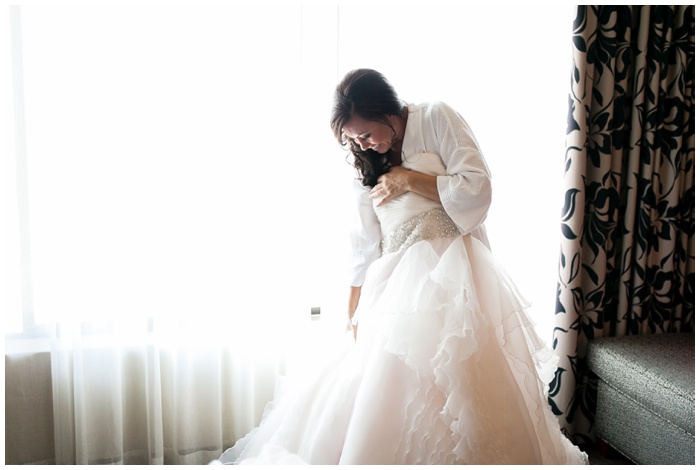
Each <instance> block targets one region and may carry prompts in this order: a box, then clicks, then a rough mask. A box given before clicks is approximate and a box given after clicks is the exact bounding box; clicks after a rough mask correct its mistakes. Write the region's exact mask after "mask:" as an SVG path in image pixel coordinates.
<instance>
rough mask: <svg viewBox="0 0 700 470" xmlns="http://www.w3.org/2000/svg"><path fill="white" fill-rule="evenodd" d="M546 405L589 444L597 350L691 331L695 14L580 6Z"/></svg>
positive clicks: (687, 9) (691, 10)
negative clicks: (609, 342) (599, 342)
mask: <svg viewBox="0 0 700 470" xmlns="http://www.w3.org/2000/svg"><path fill="white" fill-rule="evenodd" d="M573 45H574V47H573V51H574V60H573V62H574V64H573V71H572V81H571V92H570V97H569V105H570V114H569V124H568V129H567V151H566V159H565V162H566V165H565V191H566V192H565V201H564V206H563V209H562V224H561V230H562V234H561V256H560V263H559V284H558V289H557V304H556V316H555V328H554V338H553V344H554V348H555V351H556V352H557V354H558V355H559V358H560V363H559V367H558V371H557V374H556V377H555V379H554V380H553V381H552V383H551V384H550V391H549V393H550V404H551V405H552V408H553V409H554V412H555V413H556V414H557V415H558V416H559V417H560V421H561V425H562V428H563V430H564V432H565V433H566V434H567V436H569V437H570V438H571V439H572V440H574V441H575V442H577V443H580V444H586V443H589V442H590V441H591V440H592V438H593V433H592V425H593V421H594V416H595V397H596V382H595V378H593V377H589V374H588V370H587V365H586V357H585V355H586V347H587V345H588V342H589V341H591V340H593V339H594V338H599V337H605V336H624V335H641V334H656V333H671V332H679V331H694V328H695V324H694V317H695V299H694V297H695V7H694V6H660V5H651V6H649V5H647V6H579V7H578V12H577V15H576V20H575V22H574V34H573Z"/></svg>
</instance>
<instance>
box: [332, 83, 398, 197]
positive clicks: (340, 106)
mask: <svg viewBox="0 0 700 470" xmlns="http://www.w3.org/2000/svg"><path fill="white" fill-rule="evenodd" d="M403 107H404V103H403V102H402V101H401V100H400V99H399V97H398V95H397V94H396V91H395V90H394V87H392V86H391V84H390V83H389V82H388V81H387V79H386V78H385V77H384V75H382V74H381V73H379V72H377V71H375V70H371V69H356V70H352V71H350V72H348V73H347V74H346V75H345V77H344V78H343V79H342V80H341V81H340V83H339V84H338V86H337V87H336V89H335V95H334V100H333V108H332V112H331V129H332V130H333V134H334V135H335V138H336V139H337V140H338V143H339V144H340V145H341V146H342V147H343V148H347V149H349V150H350V153H352V155H353V156H354V162H352V164H353V166H354V167H355V168H356V169H357V170H358V171H359V172H360V180H361V181H362V184H363V185H365V186H374V185H376V184H377V179H378V178H379V177H380V176H381V175H383V174H384V173H386V172H388V171H389V169H390V168H391V161H390V160H389V157H388V156H387V155H382V154H380V153H377V152H375V151H374V150H371V149H367V150H364V151H363V150H362V149H361V148H360V146H359V145H357V143H356V142H355V141H353V140H348V139H347V138H346V136H345V134H344V133H343V127H345V125H346V124H347V123H348V122H349V121H350V120H351V119H352V118H353V117H355V116H357V117H359V118H361V119H364V120H365V121H375V122H380V123H382V124H385V125H387V126H389V127H391V128H392V129H393V126H392V124H391V121H390V120H389V118H390V117H391V116H401V112H402V110H403Z"/></svg>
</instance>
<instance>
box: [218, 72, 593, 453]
mask: <svg viewBox="0 0 700 470" xmlns="http://www.w3.org/2000/svg"><path fill="white" fill-rule="evenodd" d="M331 128H332V130H333V132H334V133H335V136H336V137H337V139H338V141H339V142H340V143H341V145H343V146H345V147H347V148H348V149H349V150H350V152H351V154H352V156H353V158H354V161H353V163H354V166H355V168H356V169H357V173H358V179H357V180H356V181H354V193H355V195H356V201H357V204H356V208H357V211H356V213H355V214H354V215H353V217H354V221H355V226H356V230H353V233H352V250H353V260H354V266H353V273H352V280H351V288H350V298H349V309H348V313H349V318H350V321H351V325H352V328H353V332H354V333H355V338H356V341H355V344H353V345H351V347H350V348H338V350H337V351H336V352H335V353H334V354H330V353H329V354H328V355H327V360H326V361H325V362H324V364H323V366H321V367H319V370H317V371H316V372H315V375H313V377H312V378H310V379H309V380H307V381H306V382H304V383H303V384H300V385H297V386H295V387H293V388H291V389H286V390H285V391H284V392H282V393H280V394H278V396H276V398H275V400H274V402H273V403H272V404H271V405H270V407H269V408H268V410H267V411H266V413H265V416H264V417H263V420H262V423H261V425H260V426H259V427H258V428H256V429H254V430H253V431H251V433H249V434H248V435H247V436H246V437H244V438H243V439H241V440H239V441H238V442H237V443H236V445H235V446H234V447H233V448H231V449H229V450H227V451H226V452H225V453H224V454H223V455H222V456H221V458H220V461H221V462H223V463H246V462H251V463H312V464H316V463H318V464H338V463H339V464H585V463H587V456H586V454H585V453H583V452H581V451H580V450H579V449H578V448H577V447H576V446H574V445H573V444H572V443H571V442H570V441H569V440H568V439H567V438H566V437H565V436H564V435H563V434H562V433H561V431H560V429H559V425H558V422H557V420H556V418H555V416H554V415H553V413H552V411H551V409H550V408H549V405H548V403H547V397H546V392H545V390H546V387H547V384H548V383H549V381H550V379H551V378H552V377H553V374H554V364H555V360H554V357H553V355H552V352H551V350H549V349H548V348H546V347H545V345H544V343H543V341H542V340H541V339H540V338H539V337H538V336H537V334H536V333H535V331H534V330H533V328H532V324H531V322H530V319H529V318H528V316H527V314H526V313H525V311H524V308H525V305H524V302H523V301H522V300H521V297H520V295H519V294H518V292H517V289H516V288H515V287H514V286H513V285H512V283H511V282H510V280H509V278H508V277H507V275H506V274H505V273H504V272H503V271H502V270H501V269H500V268H499V266H498V265H497V263H496V262H495V260H494V259H493V257H492V255H491V252H490V249H489V245H488V240H487V237H486V231H485V229H484V227H483V222H484V219H485V218H486V214H487V212H488V208H489V204H490V201H491V184H490V172H489V170H488V167H487V165H486V163H485V162H484V159H483V157H482V154H481V151H480V149H479V146H478V144H477V142H476V139H475V138H474V136H473V134H472V132H471V129H470V128H469V126H468V125H467V123H466V122H465V121H464V119H462V117H461V116H460V115H459V114H458V113H457V112H455V111H454V110H453V109H452V108H450V107H449V106H448V105H446V104H444V103H441V102H435V103H425V104H420V105H415V104H407V103H404V102H403V101H401V100H400V99H399V98H398V96H397V94H396V92H395V91H394V89H393V87H392V86H391V85H390V84H389V83H388V82H387V80H386V79H385V78H384V76H383V75H381V74H380V73H378V72H376V71H374V70H369V69H359V70H354V71H351V72H349V73H348V74H347V75H346V76H345V78H344V79H343V80H342V81H341V82H340V84H339V85H338V86H337V88H336V94H335V102H334V106H333V112H332V117H331Z"/></svg>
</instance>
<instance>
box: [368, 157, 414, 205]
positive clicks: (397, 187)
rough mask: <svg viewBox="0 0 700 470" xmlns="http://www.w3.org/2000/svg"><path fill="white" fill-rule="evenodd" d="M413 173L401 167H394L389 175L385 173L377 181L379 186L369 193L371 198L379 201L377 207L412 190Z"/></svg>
mask: <svg viewBox="0 0 700 470" xmlns="http://www.w3.org/2000/svg"><path fill="white" fill-rule="evenodd" d="M412 174H413V172H412V171H411V170H407V169H406V168H404V167H401V166H395V167H392V168H391V170H389V173H384V174H383V175H382V176H380V177H379V179H378V180H377V184H376V185H375V186H374V188H372V190H371V191H370V192H369V197H370V198H372V199H379V201H378V202H377V207H378V206H381V205H382V204H384V203H386V202H388V201H390V200H392V199H394V198H395V197H396V196H400V195H402V194H404V193H406V192H408V191H409V190H410V189H409V188H410V182H411V176H412Z"/></svg>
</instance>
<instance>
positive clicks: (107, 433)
mask: <svg viewBox="0 0 700 470" xmlns="http://www.w3.org/2000/svg"><path fill="white" fill-rule="evenodd" d="M484 8H485V7H484ZM484 8H478V9H475V8H465V7H446V6H440V7H438V6H435V7H427V6H411V7H409V6H405V7H402V8H400V9H396V8H395V7H394V8H389V7H383V6H374V7H373V9H372V10H373V14H371V15H369V14H367V12H366V11H364V12H363V11H361V10H358V9H357V8H354V7H350V6H341V7H337V6H335V5H330V6H320V5H315V6H309V5H305V6H298V5H297V6H282V5H280V4H275V5H274V6H272V5H265V4H263V5H259V6H251V5H247V6H222V5H219V6H177V7H175V6H172V7H171V6H168V7H163V6H160V7H159V6H156V5H149V4H148V3H147V4H146V5H145V6H139V7H136V6H131V7H126V6H119V7H118V6H99V7H91V6H76V7H53V6H47V5H43V6H23V7H21V9H20V8H18V7H14V8H11V9H10V13H9V15H10V19H11V24H12V26H13V28H12V29H11V33H12V38H13V41H12V51H13V55H12V56H11V57H10V56H8V57H7V58H6V62H7V63H8V70H11V71H12V78H11V80H10V81H11V85H13V87H12V90H13V92H12V93H13V94H12V97H13V99H14V101H13V102H14V104H15V106H14V107H13V108H12V109H13V110H14V113H13V114H12V115H11V119H10V123H9V124H10V126H9V127H8V128H11V135H12V136H13V139H12V141H11V142H10V147H11V148H10V151H8V152H6V155H7V157H6V158H5V159H4V162H3V164H4V165H5V166H6V168H7V170H8V171H7V172H6V176H5V178H6V181H7V188H8V191H7V192H6V197H7V200H8V204H7V205H6V208H7V210H6V214H5V221H6V222H7V227H8V230H7V234H8V236H7V246H9V247H10V250H8V251H7V253H9V258H8V263H7V266H8V268H7V269H8V270H9V272H8V274H9V276H8V282H7V286H8V289H7V305H8V307H9V309H8V315H6V332H7V333H8V335H9V336H7V337H6V355H7V354H12V353H13V352H15V351H19V350H22V351H25V352H26V351H28V350H35V349H36V348H41V347H44V345H43V344H42V343H41V338H42V337H46V338H49V340H47V343H46V345H45V347H46V349H47V350H50V351H51V370H52V384H53V390H52V393H53V403H54V422H53V426H54V430H55V451H56V463H73V462H75V463H203V462H206V461H208V460H210V459H212V458H215V457H218V455H219V454H220V452H221V451H222V450H223V449H224V448H226V447H227V446H229V445H231V444H232V443H233V442H234V441H235V439H237V438H239V437H241V436H242V435H244V434H245V433H246V432H247V431H248V430H249V429H250V428H251V427H252V426H253V425H254V424H255V423H256V422H257V421H258V420H259V418H260V416H261V414H262V410H263V408H264V406H265V404H266V403H267V401H268V400H269V399H270V398H271V397H272V394H273V392H274V386H275V379H276V376H277V374H278V373H280V372H283V371H284V370H285V368H286V367H287V366H288V365H289V362H290V355H294V356H295V357H296V356H297V355H298V358H297V359H298V360H299V361H303V360H304V359H306V360H313V357H314V354H322V351H318V350H313V349H309V350H304V349H303V348H302V347H301V346H302V345H309V344H314V343H312V342H310V341H308V340H307V339H306V335H314V334H319V330H321V329H322V324H326V323H328V327H329V328H342V320H343V315H344V312H343V310H344V303H345V299H346V297H345V296H346V289H347V286H346V277H345V262H346V249H347V243H346V241H347V236H346V233H347V232H346V225H345V224H346V221H345V218H344V217H343V213H344V211H343V208H344V207H345V206H344V204H345V203H346V200H345V197H346V192H345V189H346V187H347V185H346V184H344V183H343V181H347V180H348V178H349V175H350V173H349V167H348V165H347V164H346V163H345V160H344V157H345V155H344V153H343V152H342V151H340V150H339V149H338V147H337V144H336V143H335V142H334V141H333V137H332V135H331V133H330V130H329V127H328V115H329V106H330V98H331V95H332V91H333V87H334V86H335V83H336V82H337V80H338V79H339V78H340V76H342V74H344V73H345V71H346V70H348V69H350V68H353V67H359V66H368V67H375V68H377V69H378V70H380V71H382V72H383V73H385V74H386V75H387V77H388V78H389V79H390V80H391V81H392V82H394V84H395V85H396V87H397V89H398V91H399V93H400V94H401V95H402V97H404V99H406V100H408V101H415V102H417V101H422V100H432V99H439V100H443V101H446V102H448V103H450V104H452V105H453V106H454V107H455V108H457V109H459V110H460V111H461V112H462V113H463V114H464V115H465V117H466V118H467V119H468V120H469V122H470V124H471V125H472V127H473V128H474V129H475V131H476V132H477V136H478V138H479V140H480V143H481V144H482V147H483V148H484V150H485V152H486V153H487V159H488V160H489V164H490V165H491V167H492V170H493V171H494V175H495V176H496V180H495V188H496V190H497V196H496V199H495V200H494V208H493V210H492V213H491V216H490V219H489V220H490V223H489V230H490V236H491V239H492V241H493V242H494V243H493V244H494V248H495V249H496V250H498V249H501V250H502V251H501V252H500V254H501V256H500V257H501V259H503V260H504V261H505V264H506V265H507V266H506V267H507V268H509V269H510V270H511V273H512V274H514V277H515V278H516V281H519V280H521V279H529V278H531V277H532V270H533V269H534V267H533V266H534V265H535V264H536V263H533V260H534V261H537V260H536V259H534V258H533V256H535V255H534V253H536V252H537V248H534V249H532V250H527V253H523V252H522V251H518V252H513V251H509V250H512V249H515V248H514V247H511V245H514V244H513V243H512V242H511V240H512V239H513V237H515V238H517V239H518V240H519V241H520V240H521V238H520V237H521V236H522V235H523V232H528V233H532V231H533V227H539V230H538V231H536V233H535V235H536V236H535V238H534V240H533V241H530V242H529V243H535V244H537V243H539V245H537V246H540V247H542V246H548V247H549V248H547V249H550V248H551V250H550V251H552V253H554V254H553V256H552V260H551V261H549V259H547V260H545V261H547V262H549V263H551V268H552V269H551V276H555V275H556V274H555V273H556V264H555V263H556V259H555V258H556V248H557V245H556V242H554V243H553V244H552V245H551V246H549V243H551V241H549V240H548V238H547V237H546V236H545V234H546V233H548V230H547V228H546V227H549V226H550V225H551V224H552V223H554V224H556V223H557V222H556V221H557V220H558V218H557V215H558V214H557V212H558V208H554V209H552V202H551V200H552V199H554V198H552V197H551V196H549V195H544V196H540V197H539V199H537V198H534V199H533V197H534V196H533V193H537V191H533V190H532V186H533V185H532V180H529V181H528V179H529V178H530V177H531V176H532V177H535V178H541V172H540V170H542V169H543V168H546V167H547V166H549V165H552V166H553V169H552V171H553V174H554V175H555V176H554V177H553V178H552V181H551V183H550V182H549V180H547V181H546V184H550V186H551V187H553V189H554V190H555V191H556V189H557V188H556V184H558V176H559V174H560V167H559V162H561V161H562V156H561V152H560V150H561V149H560V147H561V145H559V144H560V143H561V142H563V140H562V139H561V138H560V136H561V135H563V126H564V123H563V121H562V119H563V117H564V116H565V112H564V111H565V109H564V108H565V104H566V103H565V99H566V98H565V96H566V90H565V89H564V91H563V93H559V94H558V95H559V96H557V94H556V93H554V92H553V91H552V89H553V87H552V84H551V83H550V81H549V79H547V76H548V75H547V74H552V75H549V76H551V77H554V76H557V74H558V73H561V71H556V72H551V70H550V71H545V72H542V73H541V75H540V77H539V78H538V79H533V78H532V76H531V74H530V72H528V70H527V64H526V63H525V62H523V59H522V57H523V54H518V53H517V51H516V52H513V51H512V50H511V48H510V47H511V46H512V41H511V40H510V39H509V40H507V41H505V42H504V40H496V39H498V38H496V39H494V37H493V36H489V37H491V41H490V42H489V41H484V37H483V35H484V34H489V35H492V34H493V33H494V28H493V27H492V26H493V24H499V28H500V29H501V31H502V35H503V36H504V37H509V35H510V33H511V32H512V31H513V29H516V30H517V31H518V32H519V34H521V35H522V37H523V38H525V39H523V41H530V42H532V41H535V43H536V47H533V48H532V49H531V51H530V52H531V54H533V55H532V56H531V60H532V62H538V61H541V60H545V61H551V63H552V64H558V66H559V67H561V70H563V71H564V73H563V78H564V80H563V86H566V67H567V65H568V62H564V63H561V61H562V53H561V52H556V53H554V52H553V51H552V46H551V44H552V41H554V43H555V44H556V39H552V35H553V34H554V35H555V36H556V33H554V32H553V30H555V31H556V30H558V29H562V30H565V31H566V34H567V35H568V31H569V30H570V22H571V15H570V12H569V10H570V8H568V9H564V8H558V9H557V8H554V7H548V8H549V9H550V10H553V13H554V14H555V15H558V16H557V22H552V23H551V25H552V27H551V28H543V27H542V26H538V27H537V28H535V29H533V30H527V31H521V30H520V29H519V28H520V27H521V26H522V24H523V21H522V20H523V18H540V17H542V15H543V11H542V9H539V10H538V9H537V8H532V7H530V8H521V9H514V10H513V13H512V15H509V14H506V15H505V17H504V16H503V13H504V12H503V11H501V10H502V9H497V8H495V7H492V8H491V9H484ZM512 8H515V7H512ZM548 13H549V14H551V13H552V11H550V12H548ZM499 15H501V16H499ZM492 22H495V23H492ZM543 29H544V30H545V31H547V32H548V34H549V35H548V36H546V40H545V38H544V34H545V33H541V31H542V30H543ZM366 31H371V34H368V33H367V32H366ZM538 31H540V32H539V33H538ZM533 35H534V36H533ZM538 35H542V37H539V36H538ZM564 41H565V44H566V45H567V46H568V44H569V42H568V37H565V39H564ZM506 45H508V47H506ZM485 51H488V52H485ZM565 53H566V51H565V52H564V54H565ZM494 55H496V57H497V58H498V59H499V60H496V62H495V64H494V61H493V57H494ZM563 60H564V61H567V60H568V58H566V57H565V56H564V57H563ZM539 66H540V70H542V63H541V62H539ZM557 70H559V69H557ZM552 80H553V79H552ZM494 82H496V83H497V84H498V85H497V86H496V87H493V83H494ZM427 84H430V85H427ZM512 89H517V90H522V89H528V90H530V91H529V93H530V94H534V95H538V94H549V95H551V96H552V101H550V102H549V104H548V105H543V104H542V102H541V100H538V103H537V105H538V106H539V108H540V109H539V112H542V109H545V110H546V111H545V114H546V117H545V118H542V119H544V120H540V124H539V125H538V130H537V134H538V135H541V137H539V138H536V139H533V137H532V135H533V131H532V129H531V127H529V126H527V125H526V124H527V123H530V122H531V121H530V116H531V114H532V112H533V109H532V103H529V102H528V100H527V95H526V94H522V93H519V94H518V93H516V94H515V95H517V99H518V100H520V101H522V102H523V104H522V106H515V107H509V105H507V103H513V102H514V101H513V100H514V99H515V98H514V95H513V93H512ZM484 90H487V91H484ZM516 103H519V101H516ZM494 109H495V110H497V111H496V112H494ZM552 123H555V124H552ZM504 135H506V136H508V138H507V139H504ZM504 140H508V141H510V142H511V144H512V145H509V146H506V147H504V146H503V145H504V143H503V141H504ZM13 142H14V143H13ZM522 142H529V144H524V143H522ZM516 161H517V162H521V161H527V162H532V164H530V163H528V164H525V166H524V167H522V166H521V165H520V163H516ZM515 165H517V168H518V172H519V173H520V174H519V175H518V177H517V178H513V179H512V180H509V179H508V177H507V175H508V174H509V173H510V172H509V171H508V166H510V167H513V166H515ZM533 166H535V167H537V168H538V171H532V170H533ZM528 171H530V174H528ZM525 191H527V194H529V195H530V196H529V197H530V198H531V199H530V201H529V205H528V208H529V212H530V217H529V218H528V219H527V220H526V221H524V222H523V223H521V222H520V219H516V220H518V222H517V223H513V220H514V219H513V217H515V216H516V215H518V214H519V213H520V212H521V211H522V207H521V206H518V204H519V203H518V202H517V200H518V199H519V198H518V196H517V195H518V194H523V193H524V192H525ZM499 192H500V195H499ZM554 194H557V193H554ZM555 197H556V196H555ZM506 198H508V199H510V198H515V201H516V202H512V201H510V202H506ZM545 201H548V202H546V203H545ZM554 205H555V206H556V201H555V202H554ZM551 212H554V218H553V219H552V220H553V221H554V222H549V219H548V217H550V216H551ZM499 220H500V222H501V224H500V225H501V226H502V227H498V224H499ZM528 225H529V227H528ZM553 228H554V230H552V232H554V233H552V234H551V237H556V233H558V232H557V226H556V225H554V226H553ZM537 237H540V238H539V239H538V238H537ZM543 237H544V238H543ZM545 251H546V250H545ZM540 252H542V250H541V251H540ZM545 257H546V256H545ZM542 264H543V263H541V262H540V263H539V265H542ZM545 264H546V263H545ZM522 265H525V268H521V269H520V270H518V269H516V270H515V272H513V270H512V267H518V266H522ZM537 276H540V279H541V280H542V281H541V284H544V285H538V286H537V288H536V289H534V292H533V289H530V287H531V286H529V285H528V286H525V287H524V288H523V290H524V292H525V294H526V295H529V296H530V297H536V296H537V295H541V296H542V298H544V299H549V298H550V297H551V298H552V299H553V294H554V292H553V291H552V289H554V286H555V278H553V277H551V276H550V273H548V272H547V273H546V274H544V275H541V273H539V272H538V274H537ZM547 276H550V278H547ZM551 304H552V303H551V302H550V303H548V302H547V301H545V302H540V303H539V304H538V302H537V301H535V305H536V306H537V307H538V308H540V309H541V311H542V313H543V315H542V317H541V318H542V319H546V317H547V315H550V312H551V311H552V310H551ZM312 307H321V308H322V310H321V311H322V315H321V316H322V317H323V318H324V320H323V321H322V322H320V323H319V322H314V323H312V322H310V321H309V312H310V309H311V308H312ZM20 312H21V314H20ZM324 322H325V323H324ZM543 323H544V324H545V325H547V322H546V321H544V322H543ZM543 331H544V332H545V333H544V334H545V335H549V332H548V331H547V329H546V328H545V329H544V330H543ZM42 335H46V336H42ZM28 336H33V337H34V338H35V339H37V338H38V341H39V342H38V343H37V342H36V341H35V342H34V343H31V344H30V345H29V346H27V344H28V343H27V342H28V340H27V337H28Z"/></svg>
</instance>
